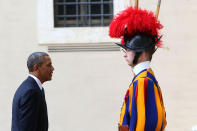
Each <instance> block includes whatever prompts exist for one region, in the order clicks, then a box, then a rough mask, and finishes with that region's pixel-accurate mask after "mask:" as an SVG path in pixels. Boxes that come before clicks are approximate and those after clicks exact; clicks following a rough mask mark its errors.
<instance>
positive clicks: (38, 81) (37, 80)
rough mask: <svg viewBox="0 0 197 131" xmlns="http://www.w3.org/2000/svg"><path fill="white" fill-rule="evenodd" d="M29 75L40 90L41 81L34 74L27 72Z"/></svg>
mask: <svg viewBox="0 0 197 131" xmlns="http://www.w3.org/2000/svg"><path fill="white" fill-rule="evenodd" d="M29 76H30V77H32V78H33V79H34V80H35V81H36V83H37V84H38V86H39V88H40V90H42V83H41V82H40V80H39V79H38V78H37V77H35V76H34V75H32V74H29Z"/></svg>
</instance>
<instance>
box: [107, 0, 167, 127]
mask: <svg viewBox="0 0 197 131" xmlns="http://www.w3.org/2000/svg"><path fill="white" fill-rule="evenodd" d="M160 3H161V1H160V0H159V1H158V6H157V10H156V13H155V14H154V13H153V12H151V11H147V10H143V9H140V8H138V1H137V0H135V6H134V7H129V8H127V9H126V10H123V11H121V12H120V13H118V14H117V15H116V16H115V17H114V18H113V20H112V22H111V24H110V27H109V36H110V37H112V38H120V39H121V43H117V45H119V46H120V47H121V48H122V49H123V51H124V52H125V53H124V58H125V60H126V61H127V63H128V65H129V66H130V67H131V68H132V70H133V73H134V75H135V76H134V78H133V80H132V82H131V84H130V86H129V89H128V90H127V93H126V95H125V98H124V102H123V105H122V108H121V113H120V121H119V131H163V130H164V129H165V127H166V124H167V121H166V112H165V108H164V103H163V99H162V92H161V89H160V87H159V84H158V82H157V80H156V77H155V75H154V73H153V71H152V69H151V67H150V62H151V59H152V55H153V54H154V53H155V51H156V50H157V48H158V47H162V43H161V35H160V33H159V30H160V29H162V28H163V26H162V25H161V24H160V22H159V21H158V19H157V17H158V13H159V8H160Z"/></svg>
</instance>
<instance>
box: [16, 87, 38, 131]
mask: <svg viewBox="0 0 197 131" xmlns="http://www.w3.org/2000/svg"><path fill="white" fill-rule="evenodd" d="M40 100H41V97H40V94H39V92H37V91H33V90H30V91H28V92H27V93H25V95H24V96H23V97H22V98H21V100H20V106H19V109H20V111H19V112H20V113H19V114H20V115H19V123H20V128H21V129H20V131H36V130H37V126H38V125H37V122H38V115H39V108H40Z"/></svg>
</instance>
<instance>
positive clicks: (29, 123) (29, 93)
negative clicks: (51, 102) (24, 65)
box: [12, 76, 48, 131]
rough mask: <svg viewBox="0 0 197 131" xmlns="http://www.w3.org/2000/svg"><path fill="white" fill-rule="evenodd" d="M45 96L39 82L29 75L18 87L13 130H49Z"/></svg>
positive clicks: (13, 110)
mask: <svg viewBox="0 0 197 131" xmlns="http://www.w3.org/2000/svg"><path fill="white" fill-rule="evenodd" d="M47 130H48V115H47V106H46V101H45V97H44V95H43V94H42V91H41V90H40V88H39V86H38V84H37V83H36V81H35V80H34V79H33V78H32V77H30V76H29V77H28V78H27V79H26V80H25V81H24V82H23V83H22V84H21V85H20V86H19V88H18V89H17V91H16V92H15V95H14V99H13V105H12V131H47Z"/></svg>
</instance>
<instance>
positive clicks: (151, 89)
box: [120, 68, 167, 131]
mask: <svg viewBox="0 0 197 131" xmlns="http://www.w3.org/2000/svg"><path fill="white" fill-rule="evenodd" d="M166 124H167V122H166V114H165V108H164V104H163V99H162V93H161V90H160V87H159V85H158V83H157V80H156V79H155V76H154V74H153V72H152V70H151V68H149V69H145V70H143V71H141V72H140V73H139V74H138V75H136V76H135V77H134V79H133V81H132V83H131V84H130V87H129V89H128V91H127V93H126V95H125V99H124V103H123V106H122V109H121V113H120V125H128V127H129V129H130V131H163V130H164V128H165V126H166Z"/></svg>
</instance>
